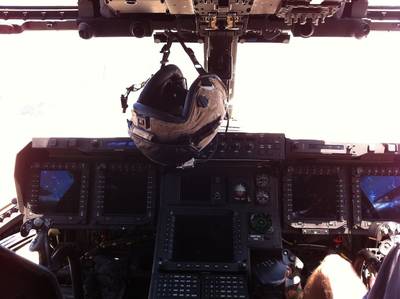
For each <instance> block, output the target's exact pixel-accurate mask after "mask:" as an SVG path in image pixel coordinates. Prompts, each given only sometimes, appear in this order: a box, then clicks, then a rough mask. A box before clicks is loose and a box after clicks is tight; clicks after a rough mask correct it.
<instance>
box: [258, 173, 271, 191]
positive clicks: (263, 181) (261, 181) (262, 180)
mask: <svg viewBox="0 0 400 299" xmlns="http://www.w3.org/2000/svg"><path fill="white" fill-rule="evenodd" d="M268 183H269V177H268V175H266V174H259V175H257V176H256V185H257V187H260V188H265V187H268Z"/></svg>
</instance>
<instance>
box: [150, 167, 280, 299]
mask: <svg viewBox="0 0 400 299" xmlns="http://www.w3.org/2000/svg"><path fill="white" fill-rule="evenodd" d="M163 178H164V179H163V182H162V191H161V207H160V213H159V222H158V224H159V226H158V232H159V233H158V237H157V242H156V243H157V244H156V254H155V258H154V265H153V278H152V283H151V295H150V298H177V297H183V298H248V285H247V281H248V278H249V273H250V250H251V249H253V248H259V249H261V248H262V249H273V248H280V247H281V239H280V236H281V231H280V220H279V213H278V211H279V209H278V201H277V198H278V181H277V178H276V175H275V174H274V173H273V172H272V171H271V169H270V168H268V167H262V166H260V167H256V166H254V165H251V164H246V163H243V164H241V165H237V166H236V167H232V166H229V165H223V163H215V164H213V163H209V164H207V166H200V167H196V168H195V169H190V170H181V171H173V172H170V173H168V174H166V175H165V176H163Z"/></svg>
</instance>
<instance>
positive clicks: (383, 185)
mask: <svg viewBox="0 0 400 299" xmlns="http://www.w3.org/2000/svg"><path fill="white" fill-rule="evenodd" d="M360 188H361V191H362V192H361V193H362V216H363V218H364V219H365V220H374V219H378V220H379V219H384V220H394V221H400V176H363V177H361V179H360Z"/></svg>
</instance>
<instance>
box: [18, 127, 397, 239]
mask: <svg viewBox="0 0 400 299" xmlns="http://www.w3.org/2000/svg"><path fill="white" fill-rule="evenodd" d="M305 142H306V141H298V140H296V141H291V140H289V139H286V140H285V139H282V135H281V134H247V133H246V134H244V133H223V134H219V135H217V138H216V139H215V140H214V141H213V143H212V144H211V145H210V146H209V147H208V148H207V149H206V151H207V154H206V155H205V157H206V158H205V160H201V157H202V155H204V154H201V155H200V156H199V159H200V160H199V161H200V163H199V164H198V165H197V166H195V167H194V168H193V169H184V170H177V169H165V168H161V167H159V166H157V165H155V164H153V163H152V162H150V161H148V160H146V159H145V158H144V157H143V156H142V155H141V154H140V153H139V152H138V150H136V148H135V147H134V144H133V143H132V142H131V141H130V140H129V139H128V138H109V139H79V138H68V139H67V138H50V139H46V140H44V139H36V140H34V141H33V143H31V144H29V145H28V146H27V147H26V148H25V149H24V150H22V151H21V153H20V154H19V155H18V157H17V166H16V183H17V184H16V185H17V191H18V199H19V208H20V210H21V211H22V212H24V214H25V217H26V218H27V219H29V218H33V217H36V216H38V215H44V216H46V217H49V218H51V219H52V221H53V222H54V223H55V225H58V226H60V227H63V226H74V225H76V226H85V227H93V228H95V227H101V226H110V227H113V226H116V227H120V226H136V225H141V224H155V223H156V221H155V219H156V212H157V209H160V210H162V207H165V209H166V210H168V211H170V212H171V213H175V212H176V211H178V210H179V209H182V208H183V209H184V210H188V211H189V210H190V209H208V213H211V211H212V210H220V209H225V210H226V211H230V212H232V213H239V214H243V213H245V214H246V215H245V216H243V217H242V218H243V219H242V222H243V223H245V224H246V225H245V226H246V229H247V231H246V233H245V234H246V235H245V236H244V237H243V238H244V239H245V240H247V241H249V242H254V243H255V244H256V243H257V242H261V243H262V242H266V243H268V242H270V243H269V245H268V246H272V247H274V246H279V244H280V234H281V232H282V231H283V232H295V233H302V234H329V233H331V232H332V233H343V234H347V233H358V232H362V231H363V230H367V229H368V227H369V225H370V224H371V223H372V222H377V221H389V220H392V221H398V220H399V219H400V191H399V189H400V164H399V163H397V162H396V160H393V159H387V157H388V156H387V155H386V154H385V153H380V154H376V153H367V155H366V156H365V157H363V156H362V155H359V156H357V157H354V154H353V155H352V156H349V155H346V152H345V151H343V150H341V151H340V152H339V151H338V152H337V153H335V152H330V153H327V150H335V148H339V147H338V146H336V147H335V146H331V145H329V146H325V147H323V149H324V150H321V151H320V152H316V151H315V150H313V151H312V152H310V151H309V150H307V148H314V147H312V146H311V145H307V146H305V145H304V143H305ZM299 143H302V146H299ZM340 148H346V147H345V146H343V147H340ZM300 149H304V152H303V153H302V152H301V150H300ZM225 151H229V153H227V154H226V155H224V153H225ZM251 151H254V152H255V153H257V154H255V155H251ZM260 153H262V155H261V156H260V155H259V154H260ZM396 154H397V153H394V152H392V153H391V155H392V156H395V155H396ZM234 157H235V158H234ZM382 157H385V158H384V159H383V158H382ZM202 161H203V162H204V163H203V162H202ZM243 215H244V214H243ZM159 220H160V221H161V220H162V217H161V216H160V218H159ZM179 221H180V220H179ZM179 221H178V223H179ZM242 226H243V224H242ZM269 230H271V232H272V234H271V237H266V234H265V232H268V231H269ZM275 231H276V232H277V233H276V234H275V233H274V232H275ZM260 232H261V233H260ZM267 239H268V241H266V240H267ZM263 240H264V241H263ZM247 241H246V242H247ZM266 243H264V244H266Z"/></svg>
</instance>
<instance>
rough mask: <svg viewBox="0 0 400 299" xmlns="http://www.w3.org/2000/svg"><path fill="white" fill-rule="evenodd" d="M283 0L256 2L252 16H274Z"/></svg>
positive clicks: (251, 12) (257, 0)
mask: <svg viewBox="0 0 400 299" xmlns="http://www.w3.org/2000/svg"><path fill="white" fill-rule="evenodd" d="M281 2H282V0H267V1H266V0H254V2H253V6H252V7H251V11H250V14H252V15H269V14H274V13H275V12H276V11H277V10H278V8H279V6H280V4H281Z"/></svg>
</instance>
